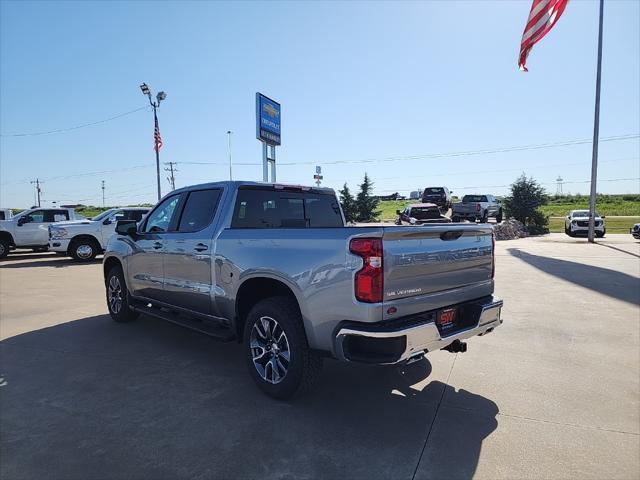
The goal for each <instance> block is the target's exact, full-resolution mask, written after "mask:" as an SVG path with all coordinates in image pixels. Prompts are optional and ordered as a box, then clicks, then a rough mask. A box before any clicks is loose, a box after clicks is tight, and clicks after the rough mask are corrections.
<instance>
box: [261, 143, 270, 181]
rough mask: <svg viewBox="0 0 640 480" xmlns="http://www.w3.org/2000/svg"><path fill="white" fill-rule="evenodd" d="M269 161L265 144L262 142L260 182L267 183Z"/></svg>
mask: <svg viewBox="0 0 640 480" xmlns="http://www.w3.org/2000/svg"><path fill="white" fill-rule="evenodd" d="M268 162H269V160H268V157H267V142H262V181H263V182H268V181H269V164H268Z"/></svg>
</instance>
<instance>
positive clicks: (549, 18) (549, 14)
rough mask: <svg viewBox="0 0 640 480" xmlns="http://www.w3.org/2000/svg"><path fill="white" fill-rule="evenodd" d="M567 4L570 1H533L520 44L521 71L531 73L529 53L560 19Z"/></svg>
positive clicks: (519, 61)
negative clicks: (527, 64) (528, 65)
mask: <svg viewBox="0 0 640 480" xmlns="http://www.w3.org/2000/svg"><path fill="white" fill-rule="evenodd" d="M567 3H569V0H533V4H532V5H531V12H529V19H528V20H527V25H526V27H524V33H523V34H522V43H521V44H520V58H519V60H518V67H520V70H522V71H525V72H528V71H529V70H527V67H526V63H527V57H528V56H529V52H530V51H531V49H532V48H533V46H534V45H535V44H536V43H538V42H539V41H540V40H542V38H543V37H544V36H545V35H546V34H547V33H549V30H551V29H552V28H553V26H554V25H555V24H556V22H557V21H558V20H559V19H560V16H561V15H562V12H564V9H565V7H566V6H567Z"/></svg>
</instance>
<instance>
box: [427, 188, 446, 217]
mask: <svg viewBox="0 0 640 480" xmlns="http://www.w3.org/2000/svg"><path fill="white" fill-rule="evenodd" d="M452 193H453V192H451V191H449V189H448V188H447V187H428V188H425V189H424V192H422V203H435V204H436V205H437V206H438V207H439V208H440V210H441V211H442V213H447V211H448V210H449V209H450V208H451V194H452Z"/></svg>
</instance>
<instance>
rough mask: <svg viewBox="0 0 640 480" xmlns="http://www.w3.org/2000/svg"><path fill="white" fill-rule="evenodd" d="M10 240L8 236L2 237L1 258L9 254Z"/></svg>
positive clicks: (0, 243) (0, 245) (0, 241)
mask: <svg viewBox="0 0 640 480" xmlns="http://www.w3.org/2000/svg"><path fill="white" fill-rule="evenodd" d="M9 247H10V245H9V241H8V240H7V239H6V238H0V258H5V257H6V256H7V255H9Z"/></svg>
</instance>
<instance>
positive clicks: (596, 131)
mask: <svg viewBox="0 0 640 480" xmlns="http://www.w3.org/2000/svg"><path fill="white" fill-rule="evenodd" d="M603 11H604V0H600V18H599V23H598V67H597V68H598V70H597V72H596V106H595V112H594V115H593V152H592V153H591V192H590V198H589V232H588V238H589V243H595V239H594V237H595V232H596V193H597V187H596V183H597V180H598V137H599V135H600V84H601V79H602V17H603Z"/></svg>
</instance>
